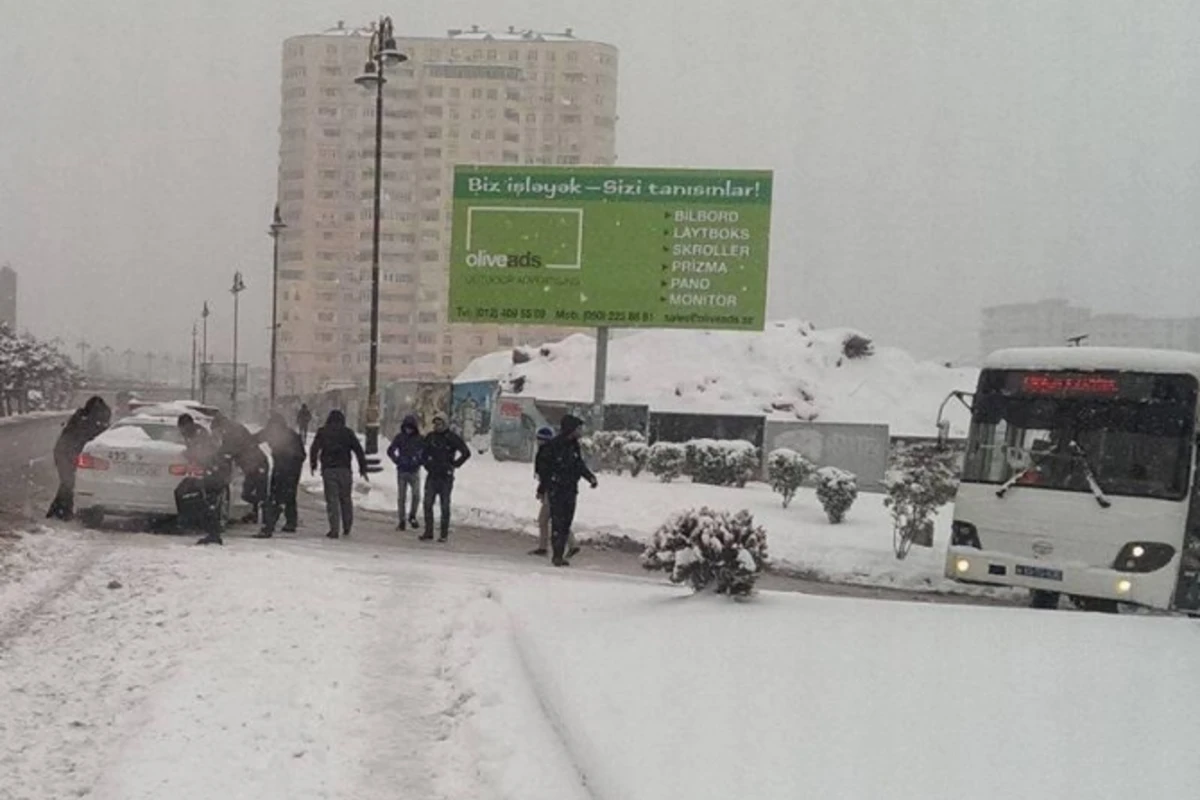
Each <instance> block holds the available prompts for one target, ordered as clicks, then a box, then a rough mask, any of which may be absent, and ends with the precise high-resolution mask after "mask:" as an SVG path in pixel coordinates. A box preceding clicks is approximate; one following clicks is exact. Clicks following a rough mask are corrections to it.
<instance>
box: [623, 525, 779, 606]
mask: <svg viewBox="0 0 1200 800" xmlns="http://www.w3.org/2000/svg"><path fill="white" fill-rule="evenodd" d="M766 565H767V533H766V531H764V530H763V529H762V528H761V527H758V526H756V525H755V524H754V517H752V516H751V515H750V512H749V511H739V512H738V513H736V514H730V513H728V512H725V511H714V510H713V509H711V508H701V509H700V510H699V511H696V510H694V509H689V510H687V511H681V512H678V513H676V514H673V515H672V516H671V518H670V519H668V520H667V521H666V523H665V524H664V525H663V526H662V527H660V528H659V529H658V530H657V531H655V532H654V536H653V538H652V539H651V540H650V543H649V544H648V545H647V546H646V550H645V551H644V552H643V553H642V566H643V567H645V568H646V569H648V570H659V571H663V572H667V571H669V572H670V573H671V582H672V583H689V584H691V586H692V588H693V589H694V590H695V591H697V592H700V591H703V590H704V589H707V588H710V587H711V588H713V589H714V590H715V591H716V592H717V593H718V594H728V595H733V596H745V595H748V594H750V592H751V591H753V589H754V582H755V581H756V580H758V576H759V575H761V574H762V571H763V569H765V568H766Z"/></svg>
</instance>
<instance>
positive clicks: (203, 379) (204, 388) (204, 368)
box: [200, 300, 208, 403]
mask: <svg viewBox="0 0 1200 800" xmlns="http://www.w3.org/2000/svg"><path fill="white" fill-rule="evenodd" d="M200 318H201V320H202V322H203V325H204V340H203V346H202V348H201V350H200V402H201V403H207V402H208V301H207V300H205V301H204V310H203V311H201V312H200Z"/></svg>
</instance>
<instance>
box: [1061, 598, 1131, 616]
mask: <svg viewBox="0 0 1200 800" xmlns="http://www.w3.org/2000/svg"><path fill="white" fill-rule="evenodd" d="M1071 602H1072V603H1073V604H1074V605H1075V607H1076V608H1078V609H1079V610H1080V611H1091V612H1094V613H1096V614H1118V613H1120V608H1119V607H1118V606H1117V601H1116V600H1105V599H1104V598H1101V597H1075V596H1074V595H1072V596H1071Z"/></svg>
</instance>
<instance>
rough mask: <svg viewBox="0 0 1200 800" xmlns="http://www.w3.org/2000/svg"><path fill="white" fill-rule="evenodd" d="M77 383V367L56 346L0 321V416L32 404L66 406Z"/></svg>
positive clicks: (18, 410)
mask: <svg viewBox="0 0 1200 800" xmlns="http://www.w3.org/2000/svg"><path fill="white" fill-rule="evenodd" d="M81 385H82V376H81V375H80V372H79V369H78V367H77V366H76V365H75V364H74V363H73V362H72V361H71V359H70V358H68V357H67V355H66V354H65V353H63V352H62V351H61V350H60V349H59V348H58V347H56V346H54V345H52V344H48V343H46V342H42V341H40V340H38V339H35V338H34V337H32V336H29V335H23V334H20V335H19V334H15V333H13V332H12V331H11V330H10V329H9V328H8V326H7V325H3V324H0V416H6V415H8V414H21V413H25V412H26V411H30V410H32V409H33V408H34V407H35V404H36V405H37V407H43V408H66V407H67V405H68V404H69V403H70V402H71V398H72V395H73V394H74V392H75V391H76V390H77V389H78V388H79V387H80V386H81Z"/></svg>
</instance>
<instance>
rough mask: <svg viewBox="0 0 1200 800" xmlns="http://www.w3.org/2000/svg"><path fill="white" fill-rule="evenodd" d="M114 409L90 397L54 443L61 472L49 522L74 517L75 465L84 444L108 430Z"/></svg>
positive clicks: (55, 460)
mask: <svg viewBox="0 0 1200 800" xmlns="http://www.w3.org/2000/svg"><path fill="white" fill-rule="evenodd" d="M111 421H112V410H111V409H110V408H109V407H108V403H105V402H104V398H102V397H99V396H93V397H89V398H88V401H87V402H86V403H84V405H83V408H81V409H78V410H77V411H76V412H75V413H74V414H72V415H71V418H70V419H69V420H67V423H66V425H64V426H63V429H62V433H60V434H59V435H58V440H57V441H56V442H55V443H54V466H55V468H56V469H57V470H58V492H57V493H56V494H55V495H54V501H53V502H52V503H51V504H50V510H49V511H47V512H46V518H47V519H62V520H68V519H71V517H73V516H74V515H75V462H76V460H77V459H78V458H79V454H80V453H82V452H83V448H84V445H86V444H87V443H88V442H90V441H91V440H92V439H95V438H96V437H97V436H99V435H100V434H101V433H103V432H104V431H105V430H106V429H107V428H108V423H109V422H111Z"/></svg>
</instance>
